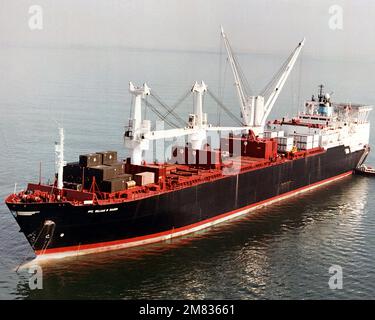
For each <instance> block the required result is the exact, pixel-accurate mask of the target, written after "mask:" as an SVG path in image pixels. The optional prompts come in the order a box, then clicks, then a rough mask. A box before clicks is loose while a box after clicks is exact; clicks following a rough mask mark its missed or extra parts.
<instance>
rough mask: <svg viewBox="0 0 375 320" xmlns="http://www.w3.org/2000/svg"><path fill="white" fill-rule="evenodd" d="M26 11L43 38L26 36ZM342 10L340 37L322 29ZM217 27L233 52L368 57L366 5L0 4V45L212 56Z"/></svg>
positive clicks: (374, 43)
mask: <svg viewBox="0 0 375 320" xmlns="http://www.w3.org/2000/svg"><path fill="white" fill-rule="evenodd" d="M31 5H40V6H41V7H42V8H43V22H44V28H43V30H34V31H31V30H30V29H29V26H28V19H29V17H30V14H29V13H28V10H29V7H30V6H31ZM332 5H340V6H341V7H342V9H343V29H342V30H332V29H330V27H329V19H330V18H331V15H330V13H329V8H330V6H332ZM220 25H223V26H224V28H225V30H226V32H227V33H228V35H229V36H230V39H231V42H232V44H233V46H234V47H235V49H236V51H244V52H261V53H275V52H277V53H278V52H283V53H284V52H286V51H290V49H291V48H292V47H294V45H296V44H297V42H298V41H299V40H300V39H301V38H303V36H305V37H306V38H307V43H306V48H305V52H306V54H309V55H319V56H330V57H336V56H337V57H345V58H346V57H350V58H362V57H370V58H372V57H375V37H374V32H375V1H373V0H332V1H327V0H310V1H308V0H247V1H246V0H0V44H2V45H16V46H18V45H27V46H121V47H135V48H152V49H176V50H193V51H194V50H202V51H206V50H209V51H218V50H219V26H220Z"/></svg>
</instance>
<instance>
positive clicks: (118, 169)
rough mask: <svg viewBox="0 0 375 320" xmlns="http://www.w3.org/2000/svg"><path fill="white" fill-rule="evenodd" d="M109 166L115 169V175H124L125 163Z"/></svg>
mask: <svg viewBox="0 0 375 320" xmlns="http://www.w3.org/2000/svg"><path fill="white" fill-rule="evenodd" d="M110 166H111V167H113V168H115V171H116V174H117V175H120V174H124V173H125V163H124V162H114V163H112V164H111V165H110Z"/></svg>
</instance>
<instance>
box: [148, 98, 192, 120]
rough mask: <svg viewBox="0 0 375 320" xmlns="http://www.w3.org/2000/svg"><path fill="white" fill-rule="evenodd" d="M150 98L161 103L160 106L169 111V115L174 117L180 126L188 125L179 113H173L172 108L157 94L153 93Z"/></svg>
mask: <svg viewBox="0 0 375 320" xmlns="http://www.w3.org/2000/svg"><path fill="white" fill-rule="evenodd" d="M150 96H151V97H153V98H154V99H155V100H156V101H157V102H158V103H159V105H160V106H161V107H162V108H164V109H165V110H166V111H167V113H168V115H169V114H170V115H172V116H173V118H174V119H175V121H177V123H179V124H180V126H182V127H185V126H187V125H188V124H187V122H186V121H185V120H183V119H182V118H181V117H180V116H179V115H178V114H177V113H175V112H174V111H173V109H172V108H170V107H169V106H168V105H167V104H166V103H164V102H163V101H162V100H161V98H160V97H159V96H158V95H157V94H156V93H155V91H153V92H151V93H150ZM162 120H165V119H162Z"/></svg>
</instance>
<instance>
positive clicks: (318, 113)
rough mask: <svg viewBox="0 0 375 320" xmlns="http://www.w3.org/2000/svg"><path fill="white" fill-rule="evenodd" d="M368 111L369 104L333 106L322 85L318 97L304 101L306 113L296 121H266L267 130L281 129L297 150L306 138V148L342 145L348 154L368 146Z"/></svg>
mask: <svg viewBox="0 0 375 320" xmlns="http://www.w3.org/2000/svg"><path fill="white" fill-rule="evenodd" d="M371 110H372V107H371V106H368V105H359V104H351V103H334V102H332V101H331V97H330V95H329V94H324V92H323V86H322V85H321V86H320V92H319V95H318V98H317V99H315V98H314V96H313V97H312V99H311V100H309V101H306V103H305V110H304V111H303V112H300V113H299V114H298V116H297V117H296V118H292V119H285V118H284V119H282V120H276V121H274V122H269V123H268V124H267V129H268V130H272V131H280V130H282V131H284V133H285V136H289V137H294V146H296V148H297V149H303V148H301V145H298V143H299V142H300V141H301V139H305V141H304V142H307V143H309V148H316V147H322V148H324V149H328V148H332V147H336V146H340V145H344V146H345V147H347V152H355V151H358V150H360V149H363V148H364V147H366V146H367V145H368V144H369V137H370V123H369V121H368V115H369V112H370V111H371ZM303 137H305V138H303ZM307 140H309V141H307ZM311 141H312V144H310V142H311Z"/></svg>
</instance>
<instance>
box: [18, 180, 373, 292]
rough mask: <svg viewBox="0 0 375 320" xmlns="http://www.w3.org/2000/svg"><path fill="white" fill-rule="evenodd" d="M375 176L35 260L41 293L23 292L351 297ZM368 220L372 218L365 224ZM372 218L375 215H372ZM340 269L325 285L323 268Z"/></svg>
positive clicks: (359, 285) (22, 285) (360, 286)
mask: <svg viewBox="0 0 375 320" xmlns="http://www.w3.org/2000/svg"><path fill="white" fill-rule="evenodd" d="M373 183H374V182H373V181H372V180H371V179H369V178H363V177H357V176H353V177H347V178H344V179H343V180H341V181H338V182H333V183H332V184H329V185H325V186H322V187H320V188H319V189H317V190H314V191H309V192H306V193H305V194H302V195H299V196H295V197H292V198H289V199H287V200H284V201H281V202H279V203H275V204H273V205H270V206H267V207H264V208H261V209H259V210H257V211H253V212H252V213H250V214H249V215H247V216H245V217H242V218H239V219H237V220H236V221H232V222H229V223H224V224H222V225H218V226H215V227H213V228H211V229H207V230H204V231H201V232H198V233H195V234H193V235H189V236H186V237H183V238H180V239H173V240H170V241H168V242H164V243H159V244H154V245H149V246H146V247H142V248H132V249H130V250H129V249H128V250H123V251H114V252H108V253H102V254H94V255H87V256H80V257H77V258H70V259H64V260H56V261H53V263H47V262H46V263H44V264H42V265H41V266H42V268H43V290H30V289H29V287H28V276H27V272H25V271H21V273H24V274H25V273H26V276H22V277H20V280H19V284H18V286H17V290H18V294H19V295H20V296H23V297H26V298H31V299H33V298H39V299H43V298H49V299H54V298H57V299H62V298H78V299H79V298H122V299H141V298H144V299H148V298H154V299H162V298H165V299H183V298H185V299H221V298H222V299H228V298H238V299H254V298H266V299H269V298H270V299H272V298H327V297H328V298H329V297H332V298H338V297H342V296H344V295H345V297H351V295H352V296H353V297H358V296H360V295H361V293H362V294H366V290H371V288H369V287H368V286H366V285H365V284H366V283H367V282H368V281H371V279H374V277H375V276H374V272H373V271H372V270H371V269H368V270H367V269H366V268H359V267H358V261H363V259H371V255H372V257H374V253H369V252H367V250H366V249H365V245H364V242H365V241H371V239H367V238H366V237H367V236H366V234H367V233H366V224H368V223H372V224H373V223H374V220H373V217H369V215H368V213H369V211H368V204H367V201H368V196H369V192H370V188H371V186H372V184H373ZM369 219H370V220H369ZM371 219H372V220H371ZM333 264H338V265H341V266H342V267H343V270H344V289H343V290H340V291H335V292H333V291H331V290H330V289H329V287H328V285H327V282H328V279H329V273H328V268H329V267H330V266H331V265H333Z"/></svg>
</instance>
